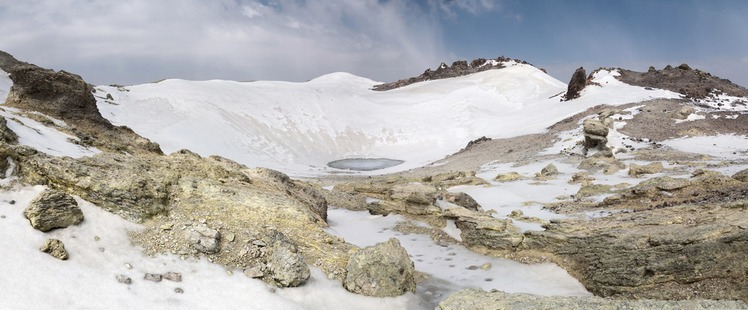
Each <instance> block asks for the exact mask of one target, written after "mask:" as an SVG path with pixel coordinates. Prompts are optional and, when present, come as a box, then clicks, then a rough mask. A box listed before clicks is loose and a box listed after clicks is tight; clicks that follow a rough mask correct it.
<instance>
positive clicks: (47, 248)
mask: <svg viewBox="0 0 748 310" xmlns="http://www.w3.org/2000/svg"><path fill="white" fill-rule="evenodd" d="M39 250H40V251H42V252H44V253H47V254H49V255H51V256H52V257H54V258H56V259H59V260H67V259H68V251H67V250H65V245H64V244H63V243H62V241H60V240H57V239H47V241H45V242H44V244H43V245H42V247H41V248H39Z"/></svg>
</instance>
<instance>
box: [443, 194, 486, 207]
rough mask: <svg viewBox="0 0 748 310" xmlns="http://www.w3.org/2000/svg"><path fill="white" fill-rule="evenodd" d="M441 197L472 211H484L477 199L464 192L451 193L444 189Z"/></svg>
mask: <svg viewBox="0 0 748 310" xmlns="http://www.w3.org/2000/svg"><path fill="white" fill-rule="evenodd" d="M439 199H441V200H444V201H446V202H449V203H451V204H454V205H457V206H460V207H463V208H465V209H468V210H471V211H482V210H483V208H481V206H480V204H479V203H478V202H477V201H475V199H474V198H473V197H472V196H470V195H468V194H466V193H463V192H457V193H451V192H447V191H444V192H442V193H441V194H440V195H439Z"/></svg>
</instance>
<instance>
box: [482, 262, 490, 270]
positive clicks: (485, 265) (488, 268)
mask: <svg viewBox="0 0 748 310" xmlns="http://www.w3.org/2000/svg"><path fill="white" fill-rule="evenodd" d="M491 267H492V266H491V263H485V264H483V265H481V266H480V269H483V270H490V269H491Z"/></svg>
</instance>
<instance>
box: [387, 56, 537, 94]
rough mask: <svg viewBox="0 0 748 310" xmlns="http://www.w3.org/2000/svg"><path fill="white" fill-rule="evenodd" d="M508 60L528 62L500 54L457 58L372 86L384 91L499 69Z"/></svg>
mask: <svg viewBox="0 0 748 310" xmlns="http://www.w3.org/2000/svg"><path fill="white" fill-rule="evenodd" d="M508 61H516V62H519V63H522V64H528V63H527V62H526V61H522V60H519V59H511V58H507V57H504V56H500V57H498V58H496V59H490V60H487V59H483V58H478V59H475V60H473V61H471V62H470V64H468V63H467V61H465V60H458V61H455V62H453V63H452V66H448V65H447V64H445V63H441V64H440V65H439V67H437V68H436V70H431V69H426V71H424V72H423V74H421V75H419V76H417V77H411V78H408V79H403V80H399V81H397V82H392V83H385V84H380V85H376V86H374V88H373V90H379V91H385V90H391V89H395V88H399V87H403V86H406V85H410V84H413V83H418V82H423V81H430V80H438V79H447V78H453V77H458V76H465V75H468V74H473V73H477V72H482V71H486V70H491V69H501V68H504V64H503V63H505V62H508Z"/></svg>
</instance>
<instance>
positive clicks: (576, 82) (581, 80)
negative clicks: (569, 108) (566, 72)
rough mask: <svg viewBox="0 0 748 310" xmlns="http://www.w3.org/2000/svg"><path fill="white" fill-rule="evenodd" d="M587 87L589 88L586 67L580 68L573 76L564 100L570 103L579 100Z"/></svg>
mask: <svg viewBox="0 0 748 310" xmlns="http://www.w3.org/2000/svg"><path fill="white" fill-rule="evenodd" d="M585 86H587V72H586V71H584V67H579V68H577V70H575V71H574V74H572V75H571V80H570V81H569V85H568V86H567V87H566V94H565V95H564V97H563V100H565V101H569V100H573V99H577V98H579V96H580V95H581V92H582V90H583V89H584V87H585Z"/></svg>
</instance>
